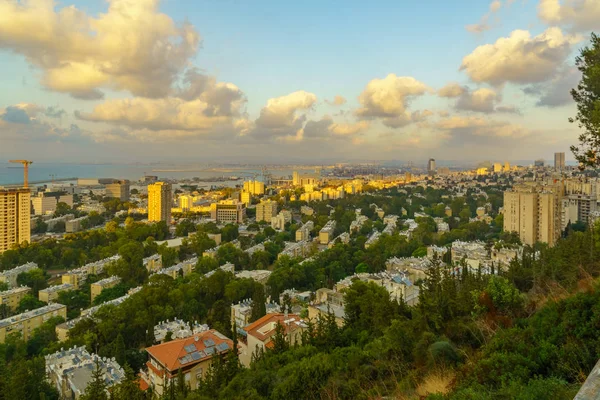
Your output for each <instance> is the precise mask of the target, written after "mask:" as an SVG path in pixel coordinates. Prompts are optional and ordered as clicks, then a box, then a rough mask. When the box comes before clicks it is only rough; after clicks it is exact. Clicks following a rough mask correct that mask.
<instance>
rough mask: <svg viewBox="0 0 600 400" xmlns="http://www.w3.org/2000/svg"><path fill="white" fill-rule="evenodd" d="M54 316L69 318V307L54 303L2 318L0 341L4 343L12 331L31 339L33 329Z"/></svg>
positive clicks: (23, 337)
mask: <svg viewBox="0 0 600 400" xmlns="http://www.w3.org/2000/svg"><path fill="white" fill-rule="evenodd" d="M52 317H63V318H64V319H67V307H65V306H63V305H62V304H58V303H52V304H48V305H47V306H44V307H41V308H37V309H35V310H32V311H27V312H25V313H22V314H19V315H14V316H12V317H9V318H6V319H3V320H0V343H4V342H5V341H6V338H7V336H8V335H10V334H12V333H18V334H20V335H21V338H22V339H23V340H24V341H27V340H29V338H30V337H31V335H32V334H33V331H34V330H35V329H37V328H39V327H40V326H42V324H43V323H44V322H46V321H48V320H49V319H50V318H52Z"/></svg>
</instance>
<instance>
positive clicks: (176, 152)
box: [0, 0, 600, 164]
mask: <svg viewBox="0 0 600 400" xmlns="http://www.w3.org/2000/svg"><path fill="white" fill-rule="evenodd" d="M594 30H596V32H598V31H600V2H599V1H597V0H493V1H491V2H490V1H487V0H463V1H460V2H451V1H446V0H422V1H413V0H410V1H409V0H396V1H387V0H378V1H371V2H365V1H354V0H345V1H338V0H329V1H322V0H321V1H316V0H304V1H301V2H299V1H294V2H292V1H276V0H272V1H271V0H270V1H267V0H253V1H248V0H194V1H193V0H163V1H159V0H87V1H74V0H64V1H61V2H58V1H52V0H19V1H17V0H0V72H1V73H0V88H2V90H0V160H3V159H4V160H6V159H12V158H19V159H31V160H36V161H45V162H86V163H87V162H89V163H99V162H161V161H169V162H172V161H182V162H183V161H185V162H189V161H198V162H219V161H223V162H236V161H238V162H253V163H265V164H268V163H300V162H307V163H308V162H320V163H327V162H332V163H333V162H359V161H378V160H380V161H383V160H387V161H399V162H407V161H412V162H419V163H424V162H425V160H426V159H428V158H430V157H433V158H436V159H438V160H448V161H452V160H454V161H460V162H470V161H473V162H477V161H483V160H491V161H505V160H508V161H511V160H533V159H537V158H545V159H547V160H550V159H551V158H552V155H553V153H554V152H565V153H567V160H572V158H573V157H572V155H571V154H570V152H569V146H570V145H572V144H576V142H577V137H578V135H579V133H580V132H579V130H578V127H577V126H576V125H574V124H570V123H569V122H568V118H569V117H572V116H574V115H575V113H576V108H575V104H574V103H573V101H572V99H571V97H570V95H569V90H570V89H571V88H573V87H575V86H576V85H577V82H578V81H579V79H580V77H581V75H580V72H579V71H578V70H577V69H576V68H575V57H576V55H577V54H578V52H579V51H580V49H581V48H582V47H584V46H586V45H587V44H588V43H589V37H590V33H591V32H592V31H594Z"/></svg>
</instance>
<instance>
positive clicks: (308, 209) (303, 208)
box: [300, 206, 315, 216]
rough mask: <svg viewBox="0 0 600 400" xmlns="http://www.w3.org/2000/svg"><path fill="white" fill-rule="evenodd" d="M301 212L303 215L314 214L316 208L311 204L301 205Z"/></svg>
mask: <svg viewBox="0 0 600 400" xmlns="http://www.w3.org/2000/svg"><path fill="white" fill-rule="evenodd" d="M300 213H301V214H302V215H309V216H310V215H313V214H314V213H315V210H313V209H312V208H311V207H309V206H301V207H300Z"/></svg>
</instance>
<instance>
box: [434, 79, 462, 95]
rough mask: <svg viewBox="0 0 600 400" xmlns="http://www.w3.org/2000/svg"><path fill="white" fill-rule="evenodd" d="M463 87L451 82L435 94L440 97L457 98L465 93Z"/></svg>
mask: <svg viewBox="0 0 600 400" xmlns="http://www.w3.org/2000/svg"><path fill="white" fill-rule="evenodd" d="M465 90H466V89H465V87H464V86H461V85H460V84H458V83H456V82H452V83H449V84H447V85H446V86H444V87H443V88H441V89H440V90H438V92H437V94H438V96H440V97H446V98H453V97H459V96H460V95H462V94H463V93H464V92H465Z"/></svg>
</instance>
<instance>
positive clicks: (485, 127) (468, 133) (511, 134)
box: [435, 116, 532, 147]
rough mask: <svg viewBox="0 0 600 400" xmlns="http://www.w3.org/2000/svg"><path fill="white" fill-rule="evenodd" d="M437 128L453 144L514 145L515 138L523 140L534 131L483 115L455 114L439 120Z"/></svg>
mask: <svg viewBox="0 0 600 400" xmlns="http://www.w3.org/2000/svg"><path fill="white" fill-rule="evenodd" d="M435 128H437V129H438V130H440V131H442V133H443V138H444V139H445V140H447V142H448V144H449V145H452V146H473V145H479V146H485V147H490V146H495V145H498V144H502V145H504V146H507V147H514V146H515V145H516V142H515V140H522V139H525V138H528V137H530V136H531V135H532V132H530V131H529V130H527V129H525V128H523V127H522V126H520V125H515V124H511V123H508V122H503V121H496V120H492V119H488V118H481V117H471V116H469V117H464V116H453V117H449V118H446V119H443V120H440V121H438V123H437V124H436V125H435Z"/></svg>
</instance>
